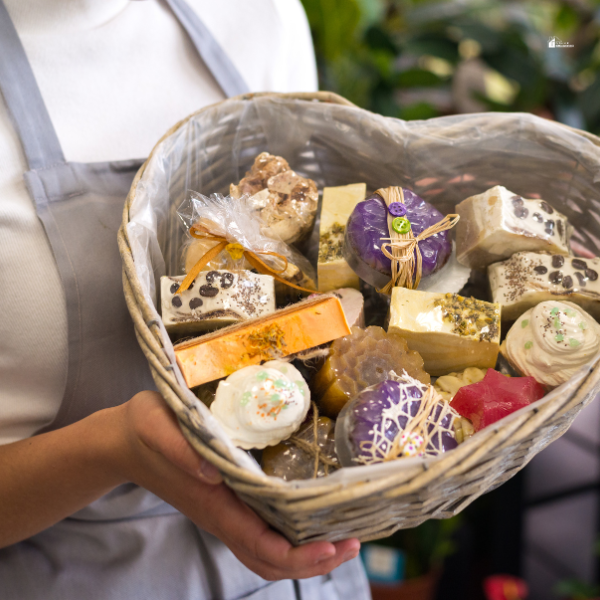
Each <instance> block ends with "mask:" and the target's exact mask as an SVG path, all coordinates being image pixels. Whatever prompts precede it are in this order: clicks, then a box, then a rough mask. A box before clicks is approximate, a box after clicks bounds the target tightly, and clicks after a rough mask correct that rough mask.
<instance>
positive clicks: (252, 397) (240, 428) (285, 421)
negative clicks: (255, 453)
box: [210, 360, 310, 450]
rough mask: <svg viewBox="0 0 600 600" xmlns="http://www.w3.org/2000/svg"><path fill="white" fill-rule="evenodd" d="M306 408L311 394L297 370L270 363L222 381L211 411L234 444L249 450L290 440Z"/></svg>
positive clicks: (277, 363) (285, 365) (279, 363)
mask: <svg viewBox="0 0 600 600" xmlns="http://www.w3.org/2000/svg"><path fill="white" fill-rule="evenodd" d="M309 407H310V390H309V388H308V385H307V384H306V381H304V378H303V377H302V375H301V374H300V372H299V371H298V369H296V367H294V366H292V365H291V364H289V363H286V362H282V361H279V360H272V361H269V362H266V363H265V364H263V365H253V366H250V367H245V368H243V369H240V370H239V371H236V372H235V373H233V374H232V375H230V376H229V377H228V378H227V379H226V380H225V381H221V383H219V387H218V388H217V393H216V395H215V400H214V402H213V403H212V404H211V406H210V410H211V412H212V414H213V416H214V417H215V418H216V419H217V420H218V421H219V423H220V424H221V425H222V426H223V429H224V430H225V432H226V433H227V435H229V437H230V438H231V440H232V441H233V443H234V444H235V445H236V446H238V447H240V448H243V449H245V450H248V449H250V448H264V447H265V446H274V445H275V444H278V443H279V442H281V441H282V440H285V439H287V438H288V437H290V436H291V435H292V433H294V432H295V431H296V430H297V429H298V428H299V427H300V425H301V423H302V422H303V421H304V419H305V418H306V414H307V412H308V409H309Z"/></svg>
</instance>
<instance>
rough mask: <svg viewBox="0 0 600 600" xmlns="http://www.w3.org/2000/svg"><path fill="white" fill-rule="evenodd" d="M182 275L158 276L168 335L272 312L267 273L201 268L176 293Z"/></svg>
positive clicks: (271, 284)
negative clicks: (202, 269)
mask: <svg viewBox="0 0 600 600" xmlns="http://www.w3.org/2000/svg"><path fill="white" fill-rule="evenodd" d="M184 278H185V277H184V276H183V275H182V276H178V277H161V278H160V284H161V307H162V320H163V323H164V325H165V327H166V329H167V331H168V332H169V333H170V334H177V335H190V334H194V333H200V332H204V331H213V330H215V329H219V328H221V327H225V326H227V325H231V324H232V323H237V322H238V321H245V320H247V319H252V318H256V317H262V316H264V315H268V314H271V313H273V312H275V286H274V279H273V277H271V276H270V275H257V274H255V273H252V272H251V271H236V272H233V271H224V270H220V271H203V272H201V273H200V274H199V275H198V277H196V279H194V281H193V282H192V284H191V285H190V287H189V288H188V289H187V290H185V291H184V292H182V293H181V294H176V292H177V290H178V289H179V286H180V284H181V282H182V281H183V280H184Z"/></svg>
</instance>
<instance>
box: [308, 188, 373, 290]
mask: <svg viewBox="0 0 600 600" xmlns="http://www.w3.org/2000/svg"><path fill="white" fill-rule="evenodd" d="M366 193H367V184H366V183H354V184H352V185H344V186H340V187H329V188H325V189H324V190H323V204H322V207H321V222H320V224H319V259H318V263H317V269H318V280H319V291H320V292H329V291H331V290H334V289H336V288H344V287H353V288H356V289H358V287H359V279H358V275H356V273H355V272H354V271H353V270H352V269H351V268H350V267H349V266H348V263H347V262H346V260H345V259H344V256H343V249H344V234H345V233H346V222H347V221H348V217H349V216H350V214H351V213H352V211H353V210H354V207H355V206H356V205H357V204H358V203H359V202H362V201H363V200H364V199H365V196H366Z"/></svg>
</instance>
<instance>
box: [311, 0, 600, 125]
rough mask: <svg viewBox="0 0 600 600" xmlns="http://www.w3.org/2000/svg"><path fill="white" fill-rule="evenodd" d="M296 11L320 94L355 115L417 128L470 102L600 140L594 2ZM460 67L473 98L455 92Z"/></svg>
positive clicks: (321, 5)
mask: <svg viewBox="0 0 600 600" xmlns="http://www.w3.org/2000/svg"><path fill="white" fill-rule="evenodd" d="M302 2H303V4H304V7H305V9H306V13H307V15H308V18H309V22H310V25H311V30H312V33H313V39H314V43H315V49H316V52H317V61H318V67H319V77H320V86H321V88H322V89H327V90H332V91H335V92H337V93H339V94H341V95H343V96H345V97H346V98H348V99H349V100H351V101H352V102H354V103H356V104H357V105H359V106H362V107H364V108H367V109H369V110H372V111H375V112H378V113H381V114H384V115H388V116H393V117H399V118H403V119H422V118H428V117H433V116H438V115H443V114H453V113H456V112H470V111H472V110H473V108H472V106H471V107H470V106H469V105H468V103H467V100H468V99H470V100H473V101H476V102H477V103H478V104H477V105H476V106H477V108H476V110H501V111H529V112H534V113H537V114H540V115H542V116H546V117H550V118H555V119H557V120H559V121H562V122H565V123H567V124H570V125H573V126H575V127H581V128H585V129H588V130H589V131H592V132H594V133H600V0H563V1H556V0H541V1H533V0H532V1H521V2H505V1H499V0H470V1H469V0H467V1H462V2H453V1H448V2H439V1H438V2H435V1H430V0H410V1H409V0H406V1H403V2H401V1H398V0H302ZM550 36H557V37H558V38H559V39H560V40H562V41H564V42H566V43H570V44H572V45H573V46H574V47H573V48H549V47H548V38H549V37H550ZM469 61H470V63H471V64H475V68H476V69H478V71H477V72H478V74H479V76H480V78H483V79H485V82H482V86H481V89H474V90H473V89H469V86H468V85H466V86H465V81H464V78H465V76H466V75H465V73H467V69H466V68H465V64H466V63H468V62H469ZM475 87H477V86H475ZM465 98H467V100H465Z"/></svg>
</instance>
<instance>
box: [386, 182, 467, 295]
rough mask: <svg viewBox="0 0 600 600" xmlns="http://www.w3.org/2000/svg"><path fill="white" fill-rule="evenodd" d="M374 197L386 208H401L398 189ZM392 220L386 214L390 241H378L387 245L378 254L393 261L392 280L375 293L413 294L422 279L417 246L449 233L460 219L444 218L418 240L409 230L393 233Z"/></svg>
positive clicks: (454, 216)
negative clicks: (397, 204)
mask: <svg viewBox="0 0 600 600" xmlns="http://www.w3.org/2000/svg"><path fill="white" fill-rule="evenodd" d="M375 193H376V194H378V195H379V196H381V197H382V198H383V201H384V202H385V204H386V206H389V205H390V204H392V202H400V203H401V204H404V192H403V191H402V188H401V187H389V188H381V189H379V190H377V191H376V192H375ZM393 220H394V217H393V216H392V215H390V214H389V211H388V215H387V224H388V231H389V234H390V237H389V238H381V241H382V242H387V243H385V244H382V245H381V251H382V252H383V254H384V255H385V256H387V257H388V258H389V259H390V260H391V261H392V278H391V279H390V280H389V282H388V283H387V285H386V286H385V287H383V288H382V289H381V290H378V291H379V292H381V293H382V294H388V295H390V294H391V293H392V289H393V288H394V287H406V288H408V289H410V290H412V289H416V288H417V287H418V286H419V283H420V282H421V276H422V275H423V257H422V256H421V250H420V248H419V242H422V241H423V240H425V239H427V238H428V237H431V236H432V235H435V234H436V233H441V232H442V231H447V230H448V229H452V228H453V227H454V226H455V225H456V224H457V223H458V221H459V220H460V216H459V215H457V214H450V215H446V216H445V217H444V218H443V219H442V220H441V221H439V222H438V223H435V225H432V226H431V227H428V228H427V229H425V230H424V231H422V232H421V233H420V234H419V235H418V236H417V237H415V236H414V235H413V232H412V228H411V229H410V231H409V232H408V233H398V232H396V231H394V229H393V228H392V221H393ZM415 255H416V261H415Z"/></svg>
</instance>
